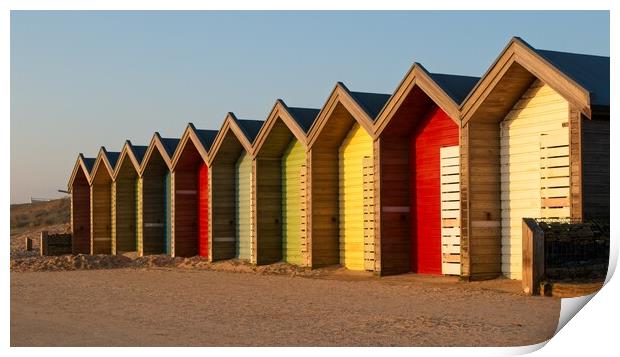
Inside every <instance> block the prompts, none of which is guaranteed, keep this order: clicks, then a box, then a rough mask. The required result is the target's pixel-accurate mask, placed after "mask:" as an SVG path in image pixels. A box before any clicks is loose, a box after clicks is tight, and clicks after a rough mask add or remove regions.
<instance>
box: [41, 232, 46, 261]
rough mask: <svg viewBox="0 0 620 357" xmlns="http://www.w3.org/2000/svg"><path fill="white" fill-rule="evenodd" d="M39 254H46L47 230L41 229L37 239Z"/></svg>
mask: <svg viewBox="0 0 620 357" xmlns="http://www.w3.org/2000/svg"><path fill="white" fill-rule="evenodd" d="M39 250H40V254H41V255H42V256H43V255H47V231H41V237H40V240H39Z"/></svg>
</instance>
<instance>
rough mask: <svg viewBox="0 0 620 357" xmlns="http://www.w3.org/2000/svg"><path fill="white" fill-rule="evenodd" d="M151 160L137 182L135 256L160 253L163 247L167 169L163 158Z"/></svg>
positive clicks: (157, 157) (164, 249)
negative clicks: (136, 240) (136, 253)
mask: <svg viewBox="0 0 620 357" xmlns="http://www.w3.org/2000/svg"><path fill="white" fill-rule="evenodd" d="M153 155H155V157H154V158H152V159H151V162H150V163H149V165H148V166H147V168H146V169H145V170H144V173H143V174H142V177H140V179H139V183H138V196H139V198H138V202H139V207H138V253H139V254H140V255H149V254H162V253H165V252H166V250H167V247H166V208H165V206H166V175H167V172H168V167H167V166H166V163H165V162H164V160H163V158H162V157H161V155H160V154H159V152H157V153H153Z"/></svg>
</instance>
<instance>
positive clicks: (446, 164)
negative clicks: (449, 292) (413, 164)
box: [439, 146, 461, 275]
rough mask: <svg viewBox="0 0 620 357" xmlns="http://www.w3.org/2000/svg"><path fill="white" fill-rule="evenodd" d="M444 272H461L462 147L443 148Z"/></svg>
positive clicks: (442, 253)
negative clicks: (460, 150)
mask: <svg viewBox="0 0 620 357" xmlns="http://www.w3.org/2000/svg"><path fill="white" fill-rule="evenodd" d="M439 155H440V160H441V161H440V175H441V179H440V180H441V183H440V184H441V186H440V187H441V255H442V263H441V272H442V274H445V275H460V274H461V224H460V221H461V202H460V198H461V197H460V196H461V194H460V167H459V166H460V165H459V159H460V158H459V156H460V153H459V147H458V146H448V147H442V148H441V149H440V154H439Z"/></svg>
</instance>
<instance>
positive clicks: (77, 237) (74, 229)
mask: <svg viewBox="0 0 620 357" xmlns="http://www.w3.org/2000/svg"><path fill="white" fill-rule="evenodd" d="M80 161H81V159H80V158H78V162H77V163H76V167H77V170H76V173H75V178H74V179H73V180H72V181H71V237H72V252H73V254H89V253H90V186H89V182H88V181H89V179H88V174H89V173H88V172H87V171H85V170H84V168H83V166H82V165H81V163H80Z"/></svg>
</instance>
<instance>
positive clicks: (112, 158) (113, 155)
mask: <svg viewBox="0 0 620 357" xmlns="http://www.w3.org/2000/svg"><path fill="white" fill-rule="evenodd" d="M105 153H106V157H107V158H108V161H109V162H110V165H111V166H112V168H115V167H116V162H117V161H118V157H119V156H120V155H121V153H120V152H118V151H106V152H105Z"/></svg>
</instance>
